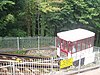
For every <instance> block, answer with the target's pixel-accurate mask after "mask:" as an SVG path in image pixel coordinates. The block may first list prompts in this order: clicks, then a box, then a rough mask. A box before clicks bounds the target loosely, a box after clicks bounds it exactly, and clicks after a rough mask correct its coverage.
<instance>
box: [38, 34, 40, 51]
mask: <svg viewBox="0 0 100 75" xmlns="http://www.w3.org/2000/svg"><path fill="white" fill-rule="evenodd" d="M38 50H40V37H39V36H38Z"/></svg>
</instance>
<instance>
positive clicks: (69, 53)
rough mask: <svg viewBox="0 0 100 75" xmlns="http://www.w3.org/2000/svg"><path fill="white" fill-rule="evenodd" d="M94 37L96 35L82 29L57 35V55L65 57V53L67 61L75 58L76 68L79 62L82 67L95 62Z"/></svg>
mask: <svg viewBox="0 0 100 75" xmlns="http://www.w3.org/2000/svg"><path fill="white" fill-rule="evenodd" d="M94 36H95V33H93V32H91V31H88V30H85V29H81V28H78V29H74V30H69V31H64V32H59V33H57V39H56V41H57V55H58V56H59V57H63V56H61V55H62V54H61V53H63V55H66V57H67V59H69V58H73V64H74V65H75V66H78V64H79V60H81V65H86V64H89V63H91V62H94V57H95V54H94V53H93V46H94Z"/></svg>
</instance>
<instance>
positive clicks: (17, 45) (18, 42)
mask: <svg viewBox="0 0 100 75" xmlns="http://www.w3.org/2000/svg"><path fill="white" fill-rule="evenodd" d="M17 49H18V50H19V37H17Z"/></svg>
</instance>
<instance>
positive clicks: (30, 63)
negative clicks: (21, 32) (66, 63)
mask: <svg viewBox="0 0 100 75" xmlns="http://www.w3.org/2000/svg"><path fill="white" fill-rule="evenodd" d="M54 59H55V58H40V59H21V60H20V61H17V60H1V59H0V75H6V74H8V75H49V74H50V73H51V72H53V71H57V70H58V69H59V66H58V64H57V62H56V61H55V60H54Z"/></svg>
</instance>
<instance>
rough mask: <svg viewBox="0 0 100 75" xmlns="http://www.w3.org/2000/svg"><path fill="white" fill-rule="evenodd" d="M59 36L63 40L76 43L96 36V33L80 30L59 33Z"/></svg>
mask: <svg viewBox="0 0 100 75" xmlns="http://www.w3.org/2000/svg"><path fill="white" fill-rule="evenodd" d="M57 36H58V37H59V38H61V39H63V40H66V41H71V42H74V41H77V40H81V39H85V38H89V37H92V36H95V33H93V32H91V31H88V30H85V29H81V28H78V29H74V30H69V31H64V32H59V33H57Z"/></svg>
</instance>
